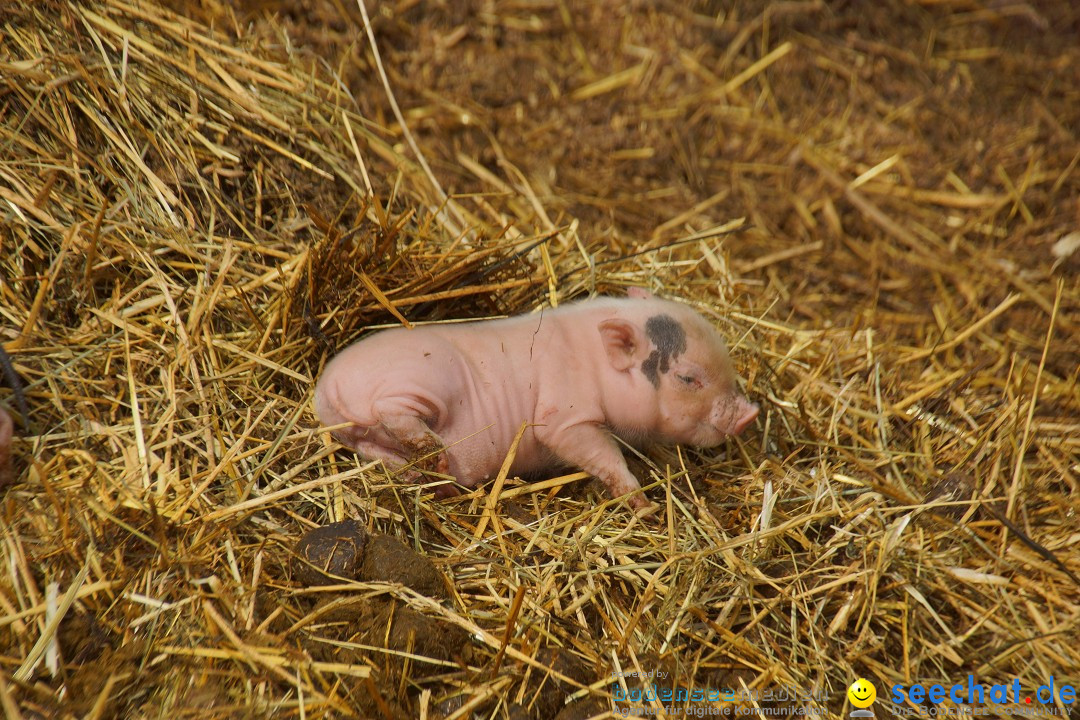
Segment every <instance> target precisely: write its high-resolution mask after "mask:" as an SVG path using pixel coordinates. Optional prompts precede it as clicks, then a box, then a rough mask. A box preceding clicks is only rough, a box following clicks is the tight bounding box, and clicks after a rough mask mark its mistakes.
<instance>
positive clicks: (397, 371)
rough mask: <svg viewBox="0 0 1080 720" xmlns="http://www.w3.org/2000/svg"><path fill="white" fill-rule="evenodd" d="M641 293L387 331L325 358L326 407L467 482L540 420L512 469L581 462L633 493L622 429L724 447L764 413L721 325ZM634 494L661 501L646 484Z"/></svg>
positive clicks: (641, 503)
mask: <svg viewBox="0 0 1080 720" xmlns="http://www.w3.org/2000/svg"><path fill="white" fill-rule="evenodd" d="M629 295H630V297H628V298H596V299H593V300H587V301H584V302H580V303H575V304H571V305H566V306H563V307H561V308H558V309H556V310H550V309H549V310H545V311H544V312H543V313H534V314H531V315H521V316H517V317H512V318H507V319H504V320H489V321H482V322H475V323H466V324H461V325H430V326H425V327H419V328H415V329H413V330H406V329H404V328H397V329H393V330H388V331H384V332H380V333H377V334H375V335H372V336H370V337H368V338H366V339H364V340H362V341H360V342H358V343H356V344H354V345H351V346H350V347H348V348H346V349H345V350H344V351H342V352H341V353H340V354H339V355H338V356H337V357H335V358H334V359H333V360H332V361H331V362H330V363H329V364H328V365H327V366H326V369H325V370H324V372H323V375H322V378H321V379H320V380H319V383H318V385H317V387H316V388H315V409H316V412H317V413H318V415H319V419H320V421H321V422H322V423H324V424H325V425H328V426H339V427H336V428H334V429H333V434H334V436H335V437H336V438H337V439H338V440H339V441H340V442H342V443H343V444H345V445H348V446H350V447H352V448H354V449H355V450H356V451H357V452H359V453H360V454H361V455H363V456H365V457H368V458H371V459H381V460H383V461H384V462H385V463H386V464H387V465H388V466H390V467H391V468H400V467H401V466H403V465H407V464H409V463H414V464H413V465H412V467H413V468H419V469H421V470H428V471H431V470H433V471H435V472H436V473H440V474H449V475H452V476H454V477H455V478H456V479H457V482H458V483H460V484H462V485H464V486H466V487H473V486H475V485H476V484H478V483H480V482H482V481H484V480H486V479H488V478H491V477H493V476H494V475H496V474H497V473H498V471H499V468H500V467H501V466H502V464H503V461H504V459H505V457H506V455H507V453H508V452H509V450H510V448H511V445H512V443H513V439H514V437H515V435H516V434H517V432H518V430H519V428H520V427H521V425H522V423H528V427H527V428H526V431H525V433H524V435H523V436H522V439H521V443H520V445H519V446H518V449H517V454H516V456H515V458H514V462H513V464H512V466H511V468H510V471H511V473H513V474H525V473H534V472H539V471H543V470H550V469H552V468H555V467H558V466H562V465H565V466H572V467H578V468H581V469H582V470H584V471H586V472H588V473H589V474H591V475H593V476H595V477H597V478H599V479H600V480H601V481H602V482H603V483H604V485H605V486H606V487H607V489H608V491H609V492H610V493H611V495H612V496H613V497H620V496H623V495H627V494H629V493H632V492H634V491H635V490H638V489H640V487H641V486H640V484H639V483H638V480H637V478H636V477H634V475H633V473H631V472H630V470H629V468H628V467H627V465H626V461H625V460H624V459H623V456H622V452H621V451H620V449H619V447H618V445H617V443H616V441H615V439H614V438H613V437H612V433H614V434H615V435H618V436H619V437H621V438H623V439H625V440H627V441H629V442H631V443H641V442H664V443H683V444H687V445H694V446H697V447H711V446H714V445H717V444H719V443H720V442H721V441H723V439H724V438H725V437H727V436H729V435H735V434H738V433H739V432H741V431H742V430H744V429H745V428H746V427H747V426H748V425H750V424H751V423H752V422H753V421H754V419H755V418H756V417H757V413H758V408H757V406H756V405H754V404H752V403H750V402H748V401H747V400H746V398H745V397H744V396H743V395H742V393H741V392H740V391H739V388H738V383H737V381H736V377H735V373H734V370H733V368H732V365H731V360H730V358H729V357H728V353H727V349H726V347H725V345H724V342H723V339H722V338H721V336H720V334H719V333H718V332H717V331H716V329H715V328H713V327H712V326H711V325H710V324H709V323H708V322H706V321H705V319H704V318H702V317H701V316H700V315H698V314H696V313H694V312H693V311H692V310H690V309H689V308H687V307H685V306H683V305H680V304H677V303H673V302H668V301H665V300H660V299H657V298H654V297H653V296H652V295H650V294H649V293H647V292H645V291H644V290H632V291H631V292H630V293H629ZM414 476H415V472H414ZM444 487H445V486H444ZM451 492H452V491H451ZM441 494H447V492H446V491H442V493H441ZM629 502H630V504H631V505H632V506H634V507H635V508H641V507H646V506H647V505H648V504H649V503H648V501H647V500H646V499H645V498H644V497H643V495H642V494H641V493H638V494H637V495H634V496H632V497H631V498H629Z"/></svg>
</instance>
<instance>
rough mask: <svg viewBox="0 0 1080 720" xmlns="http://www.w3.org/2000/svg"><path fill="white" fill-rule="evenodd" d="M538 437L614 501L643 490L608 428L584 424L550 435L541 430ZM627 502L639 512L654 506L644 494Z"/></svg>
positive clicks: (630, 498) (538, 431)
mask: <svg viewBox="0 0 1080 720" xmlns="http://www.w3.org/2000/svg"><path fill="white" fill-rule="evenodd" d="M536 436H537V439H538V440H540V442H542V443H543V444H544V445H546V446H547V448H548V449H549V450H551V452H553V453H555V455H556V456H558V457H559V459H561V460H563V461H564V462H566V463H567V464H569V465H573V466H576V467H579V468H581V469H582V470H584V471H585V472H587V473H589V474H590V475H593V476H595V477H597V478H599V480H600V482H602V483H604V487H606V488H607V490H608V492H609V493H611V496H612V497H616V498H618V497H623V496H625V495H629V494H630V493H632V492H634V491H635V490H640V489H641V483H639V482H638V479H637V478H636V477H634V474H633V473H632V472H630V468H628V467H627V466H626V460H625V459H624V458H623V454H622V451H621V450H619V446H618V445H617V444H616V443H615V438H614V437H612V435H611V433H610V432H609V431H608V430H607V429H606V428H604V427H602V426H600V425H595V424H592V423H582V424H579V425H571V426H569V427H566V428H562V429H559V430H557V431H555V432H550V433H549V432H545V428H542V427H538V428H537V429H536ZM626 501H627V502H628V503H630V506H631V507H632V508H634V509H635V510H641V509H643V508H647V507H650V506H651V505H652V503H650V502H649V500H648V498H646V497H645V496H644V495H643V494H641V493H638V494H636V495H633V496H630V497H627V498H626Z"/></svg>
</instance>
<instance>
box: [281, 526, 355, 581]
mask: <svg viewBox="0 0 1080 720" xmlns="http://www.w3.org/2000/svg"><path fill="white" fill-rule="evenodd" d="M367 540H368V534H367V530H365V529H364V526H363V525H361V524H360V523H359V522H357V521H356V520H345V521H343V522H337V523H332V524H330V525H324V526H323V527H319V528H315V529H314V530H311V531H309V532H308V533H307V534H306V535H304V537H302V538H300V542H298V543H297V544H296V557H294V558H293V576H294V577H295V578H296V579H297V580H299V581H300V582H301V583H303V584H304V585H334V584H337V583H342V582H348V581H350V580H353V579H354V578H355V577H356V573H357V570H358V569H359V567H360V564H361V563H362V562H363V559H364V546H365V545H366V544H367Z"/></svg>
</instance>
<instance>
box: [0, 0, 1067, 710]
mask: <svg viewBox="0 0 1080 720" xmlns="http://www.w3.org/2000/svg"><path fill="white" fill-rule="evenodd" d="M369 11H370V13H371V16H370V18H369V20H368V21H367V25H368V26H369V27H370V31H371V34H372V36H373V37H374V38H375V43H376V47H377V48H378V52H379V62H378V63H376V61H375V56H374V55H373V52H372V45H371V43H370V42H369V41H368V39H367V38H368V35H367V27H366V26H365V20H364V18H363V16H362V14H361V12H360V10H359V8H358V7H356V6H353V5H349V4H348V3H338V2H314V3H306V4H305V3H278V2H261V3H254V2H252V3H246V4H243V5H239V6H236V7H229V6H226V5H221V4H217V3H211V2H199V3H196V2H190V3H185V2H179V0H177V1H175V2H172V3H166V4H154V3H150V2H145V3H143V2H131V3H129V2H123V1H122V0H106V1H105V2H95V3H88V2H83V1H82V0H72V1H71V2H60V1H58V0H46V1H45V2H40V3H20V2H16V3H7V4H5V5H4V6H3V7H2V8H0V146H2V148H3V153H2V161H0V243H2V246H0V247H2V256H0V316H2V319H0V340H2V341H3V342H4V345H5V347H6V349H7V351H8V352H9V354H10V355H11V356H12V358H13V361H14V365H15V368H16V370H17V371H18V372H19V373H20V375H21V376H22V378H23V379H24V381H25V384H26V397H27V400H28V404H29V406H30V408H31V411H30V417H29V418H28V420H29V423H28V425H21V426H20V428H19V437H17V439H16V441H15V447H14V450H15V453H14V454H15V456H16V465H15V468H14V470H15V473H14V482H12V483H11V484H10V485H9V486H8V487H6V488H3V489H2V490H0V492H3V493H4V494H3V499H2V506H0V512H2V515H3V521H2V523H0V542H2V546H3V553H2V559H0V568H2V573H0V578H2V579H0V705H2V706H3V708H4V713H5V715H6V716H8V717H13V718H14V717H23V718H29V717H91V718H102V717H146V718H151V717H155V718H156V717H252V716H257V717H264V716H266V717H269V716H273V717H304V718H311V717H378V718H395V717H425V718H440V717H457V718H460V717H491V718H504V717H513V718H552V717H555V716H556V715H557V716H558V717H560V718H570V717H589V716H590V715H593V714H601V713H603V712H605V711H607V710H609V709H610V708H611V707H612V706H611V697H612V693H613V689H612V688H613V684H615V685H616V686H618V691H619V692H629V691H631V690H634V689H635V688H637V689H640V687H641V685H640V682H639V681H637V680H634V679H627V680H626V681H625V682H626V684H625V685H619V684H618V681H616V680H614V679H613V677H614V676H613V674H615V673H630V672H635V671H636V672H645V673H648V672H650V671H652V672H660V673H664V674H663V675H662V676H661V677H662V678H663V682H664V683H667V684H668V685H670V686H674V687H682V688H686V689H691V688H732V689H734V690H737V691H743V692H746V693H748V692H749V691H752V690H761V691H764V690H767V689H775V688H780V687H784V686H788V687H795V688H798V689H800V690H802V691H804V692H805V693H813V694H815V695H816V696H817V698H816V699H809V700H808V699H805V698H803V699H797V700H796V701H795V702H794V703H792V702H791V701H788V703H787V705H784V704H783V703H781V704H780V705H779V706H778V705H777V704H776V703H777V701H775V700H774V701H773V702H772V703H771V706H772V707H774V708H776V707H786V708H787V709H791V708H793V707H796V706H801V707H812V708H815V709H819V710H821V711H822V712H824V713H827V714H829V715H835V716H837V717H839V716H841V714H842V713H845V712H846V711H847V709H848V707H847V705H846V700H845V697H844V691H845V689H846V687H847V686H848V684H849V683H850V682H851V681H852V680H854V679H855V678H856V677H860V676H862V677H866V678H868V679H869V680H871V681H872V682H874V683H875V684H876V685H877V688H878V698H879V706H882V705H884V706H886V707H887V706H888V699H887V696H888V695H889V693H888V691H887V688H889V687H890V686H892V685H894V684H901V685H910V684H911V683H914V682H926V681H930V682H942V683H944V684H946V685H949V684H952V683H953V682H957V681H961V680H966V678H967V676H968V675H969V674H971V675H973V676H975V677H976V678H977V679H978V680H979V681H980V682H985V683H994V682H1008V681H1011V679H1013V678H1018V679H1019V680H1020V682H1021V683H1022V685H1023V687H1024V688H1028V689H1034V688H1035V687H1037V686H1038V685H1040V684H1043V683H1046V682H1047V681H1048V680H1049V678H1050V676H1054V677H1055V678H1057V680H1058V682H1059V684H1060V683H1062V682H1067V681H1070V680H1071V681H1073V682H1074V684H1075V681H1076V680H1077V679H1078V678H1080V648H1078V646H1077V643H1076V641H1075V640H1076V638H1077V637H1078V636H1080V628H1078V623H1080V580H1078V576H1080V554H1078V552H1077V545H1078V543H1080V523H1078V520H1077V512H1078V502H1080V500H1078V499H1077V498H1078V497H1080V495H1078V478H1080V465H1078V464H1077V455H1078V448H1080V420H1078V418H1080V413H1078V410H1080V389H1078V387H1077V357H1078V351H1077V348H1078V347H1080V337H1078V334H1080V312H1078V309H1080V287H1078V283H1077V270H1078V269H1080V259H1078V258H1080V253H1078V252H1076V251H1077V247H1078V245H1080V241H1078V239H1077V238H1078V237H1080V235H1078V234H1077V233H1078V232H1080V222H1078V221H1080V200H1078V198H1080V171H1078V169H1077V166H1078V164H1080V141H1078V138H1077V132H1078V128H1080V90H1078V88H1080V70H1078V67H1080V46H1077V45H1076V43H1075V38H1076V36H1077V33H1078V32H1080V11H1078V10H1077V9H1075V8H1073V7H1070V4H1069V3H1055V2H1045V3H1034V2H1033V3H1003V2H993V3H979V2H969V1H967V0H955V1H954V0H943V1H942V0H934V1H930V0H918V1H911V2H899V1H897V2H889V3H884V4H880V5H874V6H873V7H869V6H867V5H864V4H858V3H856V4H846V3H823V2H819V1H808V2H782V3H753V2H736V3H729V4H724V5H723V6H720V5H719V4H715V5H711V4H708V3H695V4H683V3H661V4H656V5H653V4H649V3H588V4H575V3H563V2H559V1H557V0H551V1H550V2H549V1H548V0H539V1H538V2H476V3H460V4H459V3H446V4H443V3H436V2H431V3H429V2H409V1H404V2H398V3H385V4H380V5H378V6H377V7H372V8H369ZM380 66H381V68H382V73H381V72H380ZM383 73H385V80H384V77H383ZM388 90H389V92H388ZM391 97H393V99H394V100H395V101H396V104H397V106H398V107H399V108H400V111H399V112H400V118H399V117H398V116H397V114H396V113H395V109H394V105H393V104H392V103H391V100H390V98H391ZM401 120H404V123H405V127H403V126H402V124H401ZM406 128H407V130H406ZM628 286H645V287H648V288H650V289H652V290H653V291H655V292H658V293H661V294H664V295H667V296H670V297H676V298H680V299H682V300H684V301H686V302H688V303H690V304H691V305H693V306H694V307H695V308H696V309H698V310H699V311H701V312H702V313H704V314H705V315H706V316H707V317H709V318H710V319H711V320H712V321H714V322H715V323H716V324H717V325H718V327H719V328H720V329H721V330H722V331H723V332H724V333H725V335H726V336H727V337H728V338H729V340H730V343H731V345H732V354H733V358H734V359H735V362H736V365H737V367H738V369H739V372H740V375H741V377H742V378H744V379H745V385H746V389H747V390H748V392H749V394H750V395H751V397H752V398H754V399H755V400H757V401H758V402H759V403H760V404H761V405H762V408H763V412H762V416H761V418H760V419H759V420H758V422H757V424H756V426H755V427H754V428H753V429H752V430H751V431H750V432H748V433H747V434H745V435H744V436H742V437H740V438H738V439H733V440H731V441H730V442H728V443H727V444H726V445H725V446H723V447H721V448H718V449H716V450H715V451H708V452H705V451H695V450H693V449H690V448H671V447H666V448H648V449H646V450H645V451H644V452H643V453H633V452H632V451H630V450H628V451H627V452H628V455H630V456H631V464H632V469H633V470H634V471H635V473H637V474H638V476H639V477H641V478H643V479H644V480H645V481H646V483H647V484H649V485H651V486H652V489H651V490H650V491H649V492H650V495H651V497H652V498H653V499H654V500H656V501H657V502H659V503H660V504H661V505H663V512H662V513H661V514H660V515H659V517H658V518H656V519H652V520H648V519H646V520H641V519H637V518H634V517H632V515H631V514H630V513H629V512H628V510H627V509H626V508H625V506H624V505H622V504H621V503H619V502H617V501H611V500H610V499H609V498H608V497H607V496H606V495H605V494H604V492H603V489H602V488H601V487H599V485H597V484H596V483H594V482H591V481H589V480H587V479H585V478H582V477H581V476H579V475H576V474H574V475H563V476H561V477H558V478H555V479H554V480H551V481H548V482H541V483H524V482H518V481H516V480H514V479H513V478H510V479H508V480H507V481H506V482H505V483H500V484H496V485H488V486H486V487H484V488H480V489H478V490H477V491H476V492H474V493H472V494H470V495H465V496H462V497H460V498H457V499H454V500H451V501H437V500H435V499H434V498H433V497H432V496H431V493H430V492H428V491H426V490H423V489H421V488H419V487H416V486H412V485H409V484H407V483H403V482H402V481H400V479H398V478H396V477H395V476H393V475H391V474H388V473H387V472H386V471H385V470H384V469H383V468H382V467H381V466H378V465H373V464H370V463H366V462H364V461H363V460H361V459H359V458H357V457H355V456H354V455H351V454H350V453H347V452H344V451H343V450H342V449H341V448H340V447H339V446H336V445H334V444H333V443H331V442H330V440H329V437H328V436H325V435H323V434H322V433H320V430H319V427H318V422H317V420H316V418H315V416H314V414H313V412H312V410H311V408H310V398H311V390H312V386H313V381H314V379H315V378H317V377H318V374H319V371H320V368H321V367H322V365H323V364H324V363H325V361H326V360H327V359H328V357H329V356H331V355H332V354H333V353H334V352H335V351H336V350H338V349H340V348H342V347H344V346H345V345H346V344H347V343H349V342H351V341H353V340H355V339H356V338H358V337H361V336H362V335H363V334H364V333H365V332H367V331H369V330H370V329H373V328H377V327H384V326H392V325H397V324H402V323H417V322H428V321H448V320H455V319H461V318H477V317H489V316H501V315H505V314H511V313H516V312H527V311H531V310H534V309H536V308H538V307H540V306H542V305H544V304H549V305H550V304H557V303H562V302H566V301H569V300H571V299H574V298H577V297H582V296H585V295H587V294H589V293H591V292H600V293H611V294H617V293H620V292H623V291H624V289H625V288H626V287H628ZM0 399H2V400H3V401H5V403H6V405H7V406H8V407H15V406H16V403H15V402H14V398H13V396H12V393H11V392H10V391H9V390H6V389H5V390H4V391H3V395H2V396H0ZM345 520H351V521H353V522H352V523H350V524H348V525H345V526H338V525H335V526H334V527H335V528H336V529H335V530H333V531H332V532H331V535H333V537H335V538H337V540H334V542H335V543H337V544H336V545H334V547H335V548H337V550H336V551H341V548H344V547H346V545H347V546H348V547H349V548H352V549H351V550H350V551H349V552H351V553H352V554H351V555H347V556H346V555H340V554H339V555H336V556H334V557H335V558H336V559H335V560H334V562H335V563H337V564H335V565H334V569H335V572H334V573H333V575H332V576H330V577H327V576H325V575H324V576H319V575H318V574H316V575H314V576H313V575H312V574H311V573H310V572H306V571H307V570H310V567H305V561H304V557H309V556H308V555H304V557H300V555H301V554H303V553H306V552H307V551H308V549H307V548H300V549H299V551H300V553H299V554H298V548H297V541H298V540H299V539H300V538H301V537H302V536H304V535H305V533H307V532H308V531H310V530H312V529H314V528H319V527H324V526H327V525H330V524H332V523H336V522H340V521H345ZM334 533H338V534H337V535H334ZM342 533H344V534H342ZM342 538H344V539H342ZM343 543H344V544H343ZM310 557H316V556H310ZM317 557H325V556H317ZM309 559H310V558H309ZM310 564H311V563H310V562H309V563H308V566H310ZM342 573H344V575H342ZM326 583H330V584H326ZM739 703H740V706H741V707H750V706H755V705H756V706H762V705H763V704H764V705H768V704H769V703H764V702H763V701H761V700H745V699H744V700H740V701H739ZM691 705H693V706H694V707H699V708H700V707H704V705H702V704H701V703H697V704H696V705H694V704H693V703H691V704H674V705H672V704H669V707H668V709H667V712H668V713H669V714H675V708H676V707H678V708H681V709H682V711H684V712H685V711H687V710H689V709H690V707H691ZM636 706H637V707H639V708H641V707H648V708H651V710H652V711H653V712H662V711H664V708H663V707H662V706H661V704H660V703H656V702H652V701H645V702H643V703H642V702H638V703H636ZM619 707H627V706H626V705H625V704H622V705H620V706H619ZM715 707H720V704H716V705H715ZM1058 707H1059V709H1060V711H1061V712H1067V711H1068V708H1066V707H1065V706H1064V704H1060V705H1059V706H1058ZM884 711H885V709H884V708H881V707H879V712H884ZM1072 712H1074V713H1075V708H1073V709H1072ZM994 713H998V714H1001V715H1003V716H1004V715H1006V714H1007V710H1005V709H1002V708H995V709H994Z"/></svg>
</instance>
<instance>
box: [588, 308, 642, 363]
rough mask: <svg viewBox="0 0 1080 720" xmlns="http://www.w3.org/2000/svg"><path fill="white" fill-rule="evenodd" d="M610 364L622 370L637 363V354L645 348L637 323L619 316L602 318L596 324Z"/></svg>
mask: <svg viewBox="0 0 1080 720" xmlns="http://www.w3.org/2000/svg"><path fill="white" fill-rule="evenodd" d="M598 327H599V329H600V340H601V341H602V342H603V343H604V351H605V352H606V353H607V356H608V361H609V362H610V363H611V366H612V367H613V368H615V369H616V370H618V371H619V372H623V371H625V370H629V369H630V368H631V367H633V366H634V365H636V364H637V354H638V353H639V352H640V351H641V350H642V349H645V337H644V336H643V335H642V333H641V329H640V328H638V326H637V325H635V324H634V323H632V322H630V321H628V320H621V319H619V318H611V319H610V320H604V321H603V322H601V323H600V325H599V326H598Z"/></svg>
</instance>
